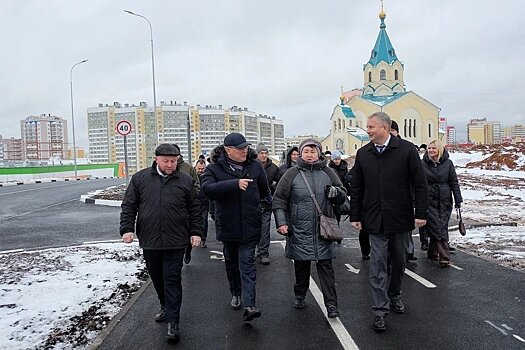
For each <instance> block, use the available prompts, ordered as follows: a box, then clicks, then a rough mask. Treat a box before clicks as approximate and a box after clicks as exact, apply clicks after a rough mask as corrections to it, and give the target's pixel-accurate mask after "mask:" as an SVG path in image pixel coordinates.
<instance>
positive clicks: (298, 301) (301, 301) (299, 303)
mask: <svg viewBox="0 0 525 350" xmlns="http://www.w3.org/2000/svg"><path fill="white" fill-rule="evenodd" d="M305 305H306V298H305V297H300V296H296V297H295V299H294V301H293V307H294V308H296V309H302V308H304V306H305Z"/></svg>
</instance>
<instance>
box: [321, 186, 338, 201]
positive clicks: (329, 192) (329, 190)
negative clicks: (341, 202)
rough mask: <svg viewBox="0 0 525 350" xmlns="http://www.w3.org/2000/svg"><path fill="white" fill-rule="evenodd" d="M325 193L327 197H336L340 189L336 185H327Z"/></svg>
mask: <svg viewBox="0 0 525 350" xmlns="http://www.w3.org/2000/svg"><path fill="white" fill-rule="evenodd" d="M324 193H325V195H326V198H335V197H337V195H338V194H339V190H338V189H337V187H336V186H330V185H326V188H325V190H324Z"/></svg>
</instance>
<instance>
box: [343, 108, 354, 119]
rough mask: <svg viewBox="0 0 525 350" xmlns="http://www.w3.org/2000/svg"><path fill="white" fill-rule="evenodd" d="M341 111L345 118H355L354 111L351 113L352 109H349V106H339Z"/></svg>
mask: <svg viewBox="0 0 525 350" xmlns="http://www.w3.org/2000/svg"><path fill="white" fill-rule="evenodd" d="M341 110H342V111H343V113H344V115H345V117H347V118H355V114H354V111H352V108H350V106H345V105H341Z"/></svg>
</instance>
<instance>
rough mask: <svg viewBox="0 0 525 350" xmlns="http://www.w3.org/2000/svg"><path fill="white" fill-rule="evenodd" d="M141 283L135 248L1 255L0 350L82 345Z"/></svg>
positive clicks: (101, 247) (112, 246)
mask: <svg viewBox="0 0 525 350" xmlns="http://www.w3.org/2000/svg"><path fill="white" fill-rule="evenodd" d="M145 279H146V276H145V273H144V264H143V261H142V257H141V254H140V249H139V247H138V244H131V245H125V244H124V243H101V244H91V245H84V246H75V247H68V248H56V249H46V250H41V251H31V252H21V253H9V254H0V349H66V348H67V349H71V348H75V347H80V348H82V347H85V346H86V345H88V344H89V343H90V342H91V341H92V340H94V339H95V337H96V336H97V334H98V332H99V331H100V330H102V329H103V328H104V327H105V326H106V324H107V323H108V322H109V320H110V319H111V318H112V317H113V316H114V315H116V314H117V313H118V312H119V310H120V309H121V307H122V306H123V305H124V304H125V303H126V302H127V301H128V300H129V298H130V297H131V295H132V294H133V292H135V291H137V290H138V289H139V288H140V285H141V284H142V282H143V281H144V280H145Z"/></svg>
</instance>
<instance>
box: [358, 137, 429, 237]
mask: <svg viewBox="0 0 525 350" xmlns="http://www.w3.org/2000/svg"><path fill="white" fill-rule="evenodd" d="M350 184H351V186H350V201H351V214H350V221H352V222H355V221H359V222H361V223H362V225H363V229H365V230H367V231H368V232H370V233H378V232H381V231H384V232H388V233H399V232H408V231H412V230H413V229H414V206H415V218H417V219H423V220H425V219H426V218H427V211H428V194H427V182H426V177H425V174H424V172H423V166H422V165H421V159H420V158H419V154H418V152H417V150H416V149H415V148H414V145H413V144H412V143H410V142H408V141H405V140H402V139H399V138H396V137H391V138H390V142H389V143H388V146H387V147H386V148H385V149H384V151H383V152H382V153H379V152H378V151H377V149H376V147H375V145H374V144H373V143H372V142H370V143H368V144H366V145H365V146H363V147H362V148H360V149H359V150H358V151H357V155H356V159H355V164H354V167H353V169H352V180H351V183H350ZM412 189H413V190H414V194H415V201H414V200H413V199H412ZM414 203H415V204H414Z"/></svg>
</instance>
